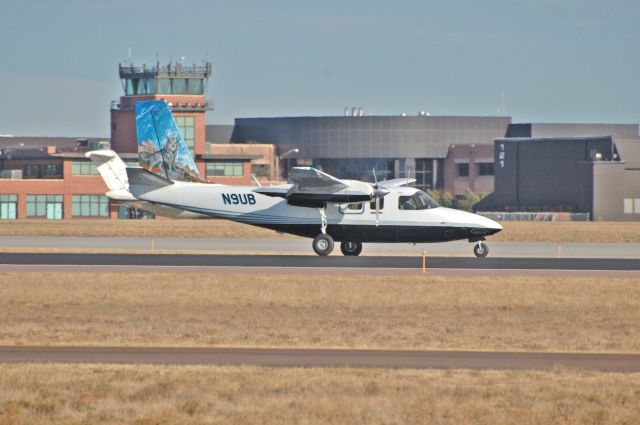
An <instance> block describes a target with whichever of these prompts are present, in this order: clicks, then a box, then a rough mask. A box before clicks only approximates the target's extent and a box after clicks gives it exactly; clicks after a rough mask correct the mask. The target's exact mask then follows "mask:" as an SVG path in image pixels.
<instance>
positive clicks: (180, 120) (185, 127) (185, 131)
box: [176, 117, 195, 159]
mask: <svg viewBox="0 0 640 425" xmlns="http://www.w3.org/2000/svg"><path fill="white" fill-rule="evenodd" d="M176 124H177V125H178V129H179V130H180V134H182V138H183V139H184V143H185V144H186V145H187V148H189V153H190V154H191V159H194V158H195V130H194V127H195V118H193V117H176Z"/></svg>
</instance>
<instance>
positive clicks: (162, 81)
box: [158, 78, 171, 94]
mask: <svg viewBox="0 0 640 425" xmlns="http://www.w3.org/2000/svg"><path fill="white" fill-rule="evenodd" d="M158 93H161V94H171V80H170V79H169V78H158Z"/></svg>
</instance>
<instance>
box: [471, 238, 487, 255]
mask: <svg viewBox="0 0 640 425" xmlns="http://www.w3.org/2000/svg"><path fill="white" fill-rule="evenodd" d="M473 253H474V254H475V255H476V257H478V258H484V257H486V256H487V255H489V246H488V245H487V244H486V243H484V242H480V243H478V244H476V245H475V246H474V247H473Z"/></svg>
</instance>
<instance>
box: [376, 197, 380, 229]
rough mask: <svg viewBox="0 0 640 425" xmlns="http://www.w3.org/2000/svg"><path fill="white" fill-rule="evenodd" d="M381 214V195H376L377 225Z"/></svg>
mask: <svg viewBox="0 0 640 425" xmlns="http://www.w3.org/2000/svg"><path fill="white" fill-rule="evenodd" d="M379 214H380V197H378V196H376V227H378V216H379Z"/></svg>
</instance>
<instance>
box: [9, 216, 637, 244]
mask: <svg viewBox="0 0 640 425" xmlns="http://www.w3.org/2000/svg"><path fill="white" fill-rule="evenodd" d="M502 225H503V226H504V231H502V232H500V233H498V234H497V235H494V236H491V240H501V241H511V242H601V243H605V242H609V243H615V242H618V243H624V242H636V243H640V223H633V222H625V223H614V222H504V223H502ZM0 236H136V237H149V238H159V237H198V238H272V237H285V236H283V235H277V234H276V233H275V232H274V231H272V230H266V229H261V228H258V227H253V226H249V225H245V224H240V223H234V222H232V221H227V220H61V221H55V220H35V221H31V220H20V221H9V220H2V221H0ZM286 237H295V236H286Z"/></svg>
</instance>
